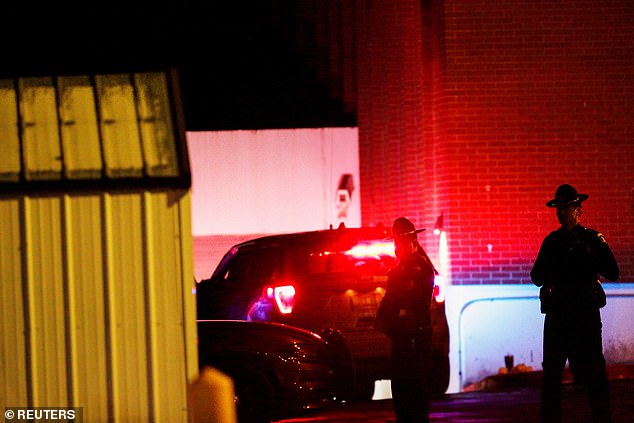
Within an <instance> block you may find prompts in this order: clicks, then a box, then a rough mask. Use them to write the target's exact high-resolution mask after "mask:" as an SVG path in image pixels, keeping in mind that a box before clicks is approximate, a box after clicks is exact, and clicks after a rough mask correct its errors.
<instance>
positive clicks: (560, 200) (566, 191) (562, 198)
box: [546, 184, 590, 207]
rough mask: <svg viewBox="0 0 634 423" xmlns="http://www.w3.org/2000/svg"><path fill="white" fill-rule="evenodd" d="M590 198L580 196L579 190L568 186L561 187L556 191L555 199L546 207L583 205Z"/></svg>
mask: <svg viewBox="0 0 634 423" xmlns="http://www.w3.org/2000/svg"><path fill="white" fill-rule="evenodd" d="M588 197H590V196H589V195H588V194H579V193H578V192H577V190H576V189H575V188H574V187H573V186H572V185H568V184H563V185H559V186H558V187H557V191H555V198H553V199H552V200H550V201H549V202H547V203H546V207H559V206H567V205H570V204H574V203H581V202H582V201H585V200H587V199H588Z"/></svg>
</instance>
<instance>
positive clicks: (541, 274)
mask: <svg viewBox="0 0 634 423" xmlns="http://www.w3.org/2000/svg"><path fill="white" fill-rule="evenodd" d="M548 245H549V242H548V238H545V239H544V241H543V242H542V245H541V247H540V248H539V253H538V254H537V258H536V259H535V263H534V264H533V268H532V269H531V273H530V275H531V281H533V283H534V284H535V285H537V286H543V285H544V284H545V283H546V281H547V280H548V275H549V273H550V271H549V267H550V266H549V264H548V263H549V250H550V248H549V246H548Z"/></svg>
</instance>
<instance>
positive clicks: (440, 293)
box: [434, 275, 445, 303]
mask: <svg viewBox="0 0 634 423" xmlns="http://www.w3.org/2000/svg"><path fill="white" fill-rule="evenodd" d="M434 299H435V300H436V302H437V303H442V302H443V301H445V277H444V276H441V275H436V277H435V278H434Z"/></svg>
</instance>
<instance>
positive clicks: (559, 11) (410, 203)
mask: <svg viewBox="0 0 634 423" xmlns="http://www.w3.org/2000/svg"><path fill="white" fill-rule="evenodd" d="M362 3H364V7H362V8H359V10H358V12H357V13H359V23H358V37H357V45H358V53H357V61H358V69H359V72H358V77H357V80H358V100H359V102H358V104H359V106H358V107H359V137H360V140H359V141H360V159H361V160H360V163H361V195H362V210H363V216H362V219H363V222H364V224H372V223H377V222H383V223H388V224H389V223H390V222H391V221H392V220H393V219H394V218H395V217H397V216H398V215H407V216H410V217H412V218H413V220H415V221H416V223H417V224H418V225H420V226H427V227H430V226H433V223H434V220H435V217H436V216H437V215H438V214H440V213H443V216H444V224H445V225H444V228H445V229H446V231H447V236H448V240H449V252H450V257H451V265H452V282H453V283H454V284H456V283H459V284H488V283H493V284H501V283H530V280H529V278H528V272H529V270H530V268H531V266H532V262H533V260H534V258H535V255H536V254H537V250H538V248H539V245H540V243H541V241H542V239H543V237H544V236H545V235H546V234H547V233H548V232H549V231H551V230H553V229H555V228H556V227H557V221H556V218H555V215H554V211H553V210H551V209H548V208H546V207H545V206H544V203H545V202H546V201H548V200H549V199H550V198H552V196H553V193H554V190H555V188H556V187H557V185H559V184H560V183H571V184H573V185H574V186H575V187H577V188H578V190H579V191H581V192H585V193H588V194H590V199H589V200H588V201H587V202H586V203H584V215H583V218H582V224H585V225H586V226H589V227H593V228H595V229H598V230H600V231H602V232H603V233H604V234H605V235H606V238H607V240H608V242H609V243H610V245H611V247H612V249H613V250H614V252H615V254H616V256H617V260H618V261H619V264H620V265H621V272H622V276H621V280H622V281H630V282H631V281H634V114H633V110H634V43H633V42H632V40H633V39H634V6H633V3H632V2H631V0H614V1H610V2H600V1H579V0H576V1H566V0H562V1H557V2H551V1H537V2H536V1H519V0H514V1H510V0H505V1H498V2H491V1H484V0H481V1H478V0H468V1H467V0H444V1H423V2H418V1H414V0H401V1H398V2H393V1H387V0H386V1H371V2H370V1H366V2H362ZM421 4H422V5H423V7H422V8H421ZM421 241H423V244H424V245H425V246H426V248H427V249H428V250H431V252H432V253H433V252H434V251H435V247H436V245H435V242H436V241H435V238H434V237H433V235H431V234H427V235H424V236H423V237H421Z"/></svg>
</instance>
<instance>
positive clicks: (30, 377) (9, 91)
mask: <svg viewBox="0 0 634 423" xmlns="http://www.w3.org/2000/svg"><path fill="white" fill-rule="evenodd" d="M176 82H177V79H176V75H175V74H173V73H169V72H152V73H135V74H117V75H82V76H72V77H62V76H57V77H37V78H33V77H29V78H16V79H13V80H2V81H0V151H1V152H2V155H3V159H2V161H3V165H2V168H1V169H0V222H2V223H1V225H2V235H1V236H0V272H1V277H0V280H1V282H2V283H1V284H0V307H1V308H2V309H3V315H4V317H3V319H2V320H1V321H0V357H1V358H0V360H1V365H0V398H1V399H2V401H1V402H2V404H0V405H1V406H4V407H49V408H50V407H81V408H82V412H83V418H84V421H121V422H123V421H170V422H172V421H173V422H179V421H181V422H185V421H188V406H187V384H188V382H189V381H191V380H192V379H193V378H195V377H196V376H197V374H198V362H197V350H196V326H195V308H194V307H195V306H194V298H193V294H192V286H193V282H194V279H193V266H192V235H191V233H192V231H191V206H190V191H189V186H190V172H189V163H188V160H187V152H186V147H185V141H184V129H183V125H182V119H181V117H180V115H179V113H180V111H179V110H180V109H179V107H181V106H180V104H179V103H178V90H177V85H176Z"/></svg>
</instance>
